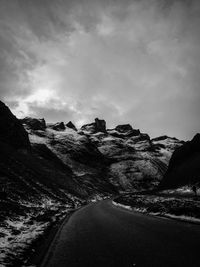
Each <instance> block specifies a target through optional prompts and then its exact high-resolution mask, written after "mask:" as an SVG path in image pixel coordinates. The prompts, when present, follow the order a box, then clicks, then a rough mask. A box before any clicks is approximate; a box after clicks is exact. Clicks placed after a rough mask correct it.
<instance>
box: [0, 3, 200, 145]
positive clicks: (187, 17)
mask: <svg viewBox="0 0 200 267" xmlns="http://www.w3.org/2000/svg"><path fill="white" fill-rule="evenodd" d="M199 85H200V1H199V0H188V1H187V0H123V1H122V0H115V1H114V0H110V1H109V0H85V1H84V0H71V1H69V0H56V1H55V0H0V99H1V100H2V101H4V102H5V103H6V104H7V105H8V106H9V107H10V108H11V110H12V112H13V113H14V114H15V115H16V116H17V117H19V118H22V117H25V116H32V117H36V118H45V120H46V121H47V122H57V121H64V122H66V123H67V122H68V121H70V120H71V121H73V122H74V123H75V124H76V125H77V126H78V127H79V126H81V125H83V124H85V123H89V122H92V121H93V120H94V118H96V117H98V118H100V119H105V120H106V122H107V127H108V128H112V127H115V126H116V125H118V124H126V123H130V124H131V125H132V126H133V128H136V129H137V128H139V129H140V130H141V131H142V132H146V133H148V134H149V135H150V136H151V137H155V136H159V135H163V134H167V135H169V136H175V137H177V138H180V139H184V140H188V139H191V138H192V137H193V135H194V134H195V133H197V132H200V118H199V117H200V116H199V115H200V105H199V103H200V87H199Z"/></svg>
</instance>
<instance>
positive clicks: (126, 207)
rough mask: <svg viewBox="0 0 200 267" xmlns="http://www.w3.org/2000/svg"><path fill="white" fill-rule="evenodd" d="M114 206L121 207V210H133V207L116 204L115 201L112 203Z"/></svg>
mask: <svg viewBox="0 0 200 267" xmlns="http://www.w3.org/2000/svg"><path fill="white" fill-rule="evenodd" d="M112 204H113V205H114V206H117V207H120V208H124V209H126V210H132V208H131V206H128V205H124V204H121V203H117V202H115V201H114V200H113V201H112Z"/></svg>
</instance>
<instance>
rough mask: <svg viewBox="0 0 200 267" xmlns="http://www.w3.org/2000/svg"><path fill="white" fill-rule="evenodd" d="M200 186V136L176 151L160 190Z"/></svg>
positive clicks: (197, 135)
mask: <svg viewBox="0 0 200 267" xmlns="http://www.w3.org/2000/svg"><path fill="white" fill-rule="evenodd" d="M193 184H200V134H196V135H195V136H194V138H193V139H192V140H191V141H188V142H185V143H184V144H183V145H182V146H180V147H178V148H177V149H175V151H174V153H173V154H172V157H171V159H170V162H169V166H168V169H167V172H166V173H165V175H164V178H163V180H162V181H161V183H160V186H159V187H160V188H172V187H179V186H183V185H193Z"/></svg>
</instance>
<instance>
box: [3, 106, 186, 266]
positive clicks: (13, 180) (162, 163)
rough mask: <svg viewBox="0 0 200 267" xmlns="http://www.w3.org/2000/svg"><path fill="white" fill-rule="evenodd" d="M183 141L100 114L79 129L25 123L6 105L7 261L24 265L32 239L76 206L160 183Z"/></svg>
mask: <svg viewBox="0 0 200 267" xmlns="http://www.w3.org/2000/svg"><path fill="white" fill-rule="evenodd" d="M182 144H183V142H181V141H179V140H178V139H176V138H171V137H168V136H161V137H158V138H154V139H150V137H149V135H148V134H146V133H142V132H141V131H140V130H138V129H134V128H133V127H132V126H131V125H130V124H124V125H118V126H116V127H115V128H114V129H107V128H106V122H105V120H99V119H98V118H96V119H95V121H94V122H92V123H90V124H86V125H83V126H82V127H81V128H80V129H77V128H76V127H75V125H74V124H73V123H72V122H71V121H70V122H68V123H64V122H57V123H46V121H45V119H37V118H30V117H26V118H24V119H22V120H18V119H17V118H16V117H15V116H14V115H13V114H12V112H11V111H10V110H9V108H8V107H7V106H6V105H5V104H4V103H3V102H0V210H1V213H0V222H1V223H0V238H1V239H3V243H2V244H3V246H2V247H1V245H0V252H2V253H1V255H2V257H1V259H0V265H2V266H6V262H9V261H10V262H12V263H13V266H21V265H22V264H21V262H20V260H22V259H21V258H20V257H22V255H23V251H24V250H25V249H27V247H29V245H30V244H31V243H32V240H33V239H35V238H37V237H38V236H39V235H40V234H41V233H42V232H43V231H44V229H46V228H47V227H48V226H49V225H50V224H51V223H52V222H53V221H55V220H57V219H58V218H61V217H62V216H63V215H64V214H66V213H68V212H69V210H70V209H73V208H76V207H78V206H80V205H83V204H84V203H85V202H88V201H91V200H92V199H100V198H104V197H106V196H112V195H116V194H120V193H123V192H134V191H138V190H144V189H151V188H154V187H155V186H156V185H158V184H159V183H160V181H161V179H162V177H163V175H164V173H165V172H166V170H167V166H168V163H169V159H170V157H171V155H172V153H173V151H174V150H175V149H176V148H177V147H180V146H181V145H182ZM1 250H2V251H1ZM20 255H21V256H20ZM22 258H23V257H22ZM16 260H17V261H18V262H16Z"/></svg>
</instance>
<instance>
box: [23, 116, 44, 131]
mask: <svg viewBox="0 0 200 267" xmlns="http://www.w3.org/2000/svg"><path fill="white" fill-rule="evenodd" d="M20 121H21V122H22V123H23V124H25V125H26V126H28V127H29V128H30V129H32V130H41V131H44V130H45V129H46V122H45V120H44V119H36V118H31V117H26V118H24V119H21V120H20Z"/></svg>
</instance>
